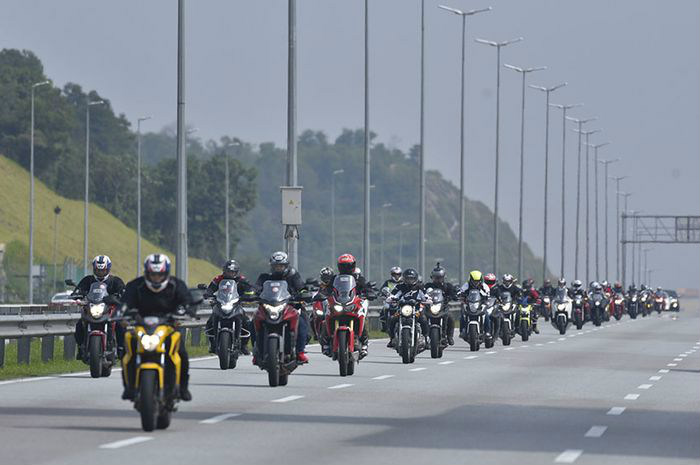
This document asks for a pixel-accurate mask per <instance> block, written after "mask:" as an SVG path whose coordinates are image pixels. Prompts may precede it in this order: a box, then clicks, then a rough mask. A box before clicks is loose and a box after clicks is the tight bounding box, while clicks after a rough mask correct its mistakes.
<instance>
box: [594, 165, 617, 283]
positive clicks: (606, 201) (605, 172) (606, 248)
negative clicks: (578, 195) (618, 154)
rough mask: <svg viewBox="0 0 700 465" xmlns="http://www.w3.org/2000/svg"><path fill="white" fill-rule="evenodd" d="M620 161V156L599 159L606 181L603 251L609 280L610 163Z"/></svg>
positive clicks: (606, 274) (606, 277) (606, 276)
mask: <svg viewBox="0 0 700 465" xmlns="http://www.w3.org/2000/svg"><path fill="white" fill-rule="evenodd" d="M618 161H620V159H619V158H615V159H613V160H599V162H600V163H601V164H602V165H603V170H604V171H603V174H604V177H603V180H604V181H605V194H604V195H605V211H604V215H605V226H604V228H605V250H604V251H603V253H604V254H605V279H608V280H609V278H610V274H609V268H608V263H609V259H608V252H609V250H610V245H609V243H608V232H609V231H608V219H609V218H608V217H609V214H608V202H609V201H610V199H609V198H608V184H609V182H608V165H609V164H611V163H615V162H618ZM596 217H597V215H596ZM596 229H597V227H596Z"/></svg>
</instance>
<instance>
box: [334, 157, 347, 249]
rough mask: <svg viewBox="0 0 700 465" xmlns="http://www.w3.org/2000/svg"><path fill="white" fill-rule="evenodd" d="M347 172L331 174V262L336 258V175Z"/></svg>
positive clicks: (336, 171)
mask: <svg viewBox="0 0 700 465" xmlns="http://www.w3.org/2000/svg"><path fill="white" fill-rule="evenodd" d="M343 173H345V170H342V169H340V170H335V171H333V175H332V176H331V263H333V262H334V261H335V259H336V257H337V256H336V254H335V177H336V176H337V175H339V174H343Z"/></svg>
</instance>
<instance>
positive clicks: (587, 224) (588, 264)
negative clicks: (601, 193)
mask: <svg viewBox="0 0 700 465" xmlns="http://www.w3.org/2000/svg"><path fill="white" fill-rule="evenodd" d="M596 132H600V129H594V130H592V131H583V135H584V136H586V142H585V146H586V282H587V283H588V282H590V264H591V261H590V258H591V253H590V251H591V247H590V246H591V241H590V219H591V215H590V210H591V209H590V200H591V195H590V186H591V183H590V180H589V179H590V177H589V171H590V170H589V167H590V157H589V156H588V155H589V150H588V148H589V147H590V144H589V143H588V140H589V136H590V135H591V134H595V133H596ZM595 279H596V280H598V277H597V276H596V278H595Z"/></svg>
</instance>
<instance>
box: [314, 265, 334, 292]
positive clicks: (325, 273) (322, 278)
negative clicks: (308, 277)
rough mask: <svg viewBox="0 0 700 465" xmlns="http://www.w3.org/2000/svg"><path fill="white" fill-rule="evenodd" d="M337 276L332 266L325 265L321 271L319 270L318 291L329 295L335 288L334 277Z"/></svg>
mask: <svg viewBox="0 0 700 465" xmlns="http://www.w3.org/2000/svg"><path fill="white" fill-rule="evenodd" d="M334 278H335V273H334V272H333V268H331V267H330V266H324V267H323V268H321V271H319V272H318V292H320V293H321V294H323V295H326V296H327V295H329V293H330V292H332V290H333V279H334Z"/></svg>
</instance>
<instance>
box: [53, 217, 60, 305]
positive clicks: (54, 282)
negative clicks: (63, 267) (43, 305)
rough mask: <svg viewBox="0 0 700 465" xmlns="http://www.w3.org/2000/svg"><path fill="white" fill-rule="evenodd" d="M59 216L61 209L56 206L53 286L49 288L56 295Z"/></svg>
mask: <svg viewBox="0 0 700 465" xmlns="http://www.w3.org/2000/svg"><path fill="white" fill-rule="evenodd" d="M60 214H61V207H59V206H58V205H56V206H55V207H54V209H53V285H52V286H51V294H52V295H53V294H55V293H56V267H57V266H58V264H57V262H56V253H57V249H58V215H60Z"/></svg>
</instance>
